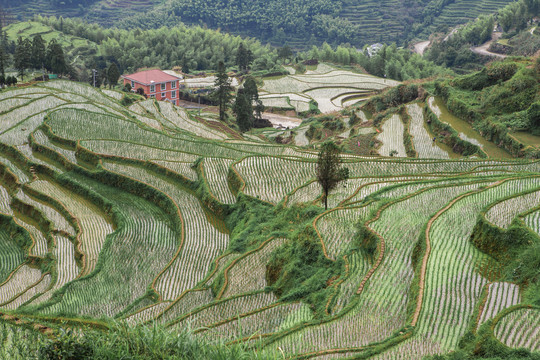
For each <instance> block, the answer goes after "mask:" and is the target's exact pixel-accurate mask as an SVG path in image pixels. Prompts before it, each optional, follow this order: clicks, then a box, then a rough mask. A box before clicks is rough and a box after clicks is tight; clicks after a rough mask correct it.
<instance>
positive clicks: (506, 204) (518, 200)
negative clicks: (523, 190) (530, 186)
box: [486, 191, 540, 229]
mask: <svg viewBox="0 0 540 360" xmlns="http://www.w3.org/2000/svg"><path fill="white" fill-rule="evenodd" d="M538 205H540V191H535V192H532V193H529V194H525V195H522V196H517V197H512V198H510V199H508V200H505V201H502V202H500V203H497V204H495V205H494V206H492V207H491V208H490V209H489V210H488V211H487V213H486V219H487V220H488V221H490V222H491V223H492V224H494V225H497V226H498V227H501V228H503V229H507V228H508V226H510V223H511V222H512V220H514V218H515V217H516V216H518V215H519V214H520V213H522V212H525V211H527V210H529V209H532V208H534V207H536V206H538Z"/></svg>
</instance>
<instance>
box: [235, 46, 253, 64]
mask: <svg viewBox="0 0 540 360" xmlns="http://www.w3.org/2000/svg"><path fill="white" fill-rule="evenodd" d="M252 62H253V53H252V52H251V50H249V49H246V48H245V47H244V44H243V43H240V45H238V50H237V52H236V65H237V66H238V69H239V70H240V71H247V70H248V68H249V66H250V65H251V63H252Z"/></svg>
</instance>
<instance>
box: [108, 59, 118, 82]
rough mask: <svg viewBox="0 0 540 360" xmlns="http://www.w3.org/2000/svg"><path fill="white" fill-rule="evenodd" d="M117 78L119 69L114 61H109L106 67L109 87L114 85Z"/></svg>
mask: <svg viewBox="0 0 540 360" xmlns="http://www.w3.org/2000/svg"><path fill="white" fill-rule="evenodd" d="M119 78H120V70H118V66H116V64H115V63H111V65H110V66H109V69H107V80H108V81H109V87H111V86H113V85H116V84H117V83H118V79H119Z"/></svg>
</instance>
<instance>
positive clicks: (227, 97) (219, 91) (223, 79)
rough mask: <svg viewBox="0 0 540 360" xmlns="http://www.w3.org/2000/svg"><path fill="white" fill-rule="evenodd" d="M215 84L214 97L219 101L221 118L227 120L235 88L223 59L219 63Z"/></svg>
mask: <svg viewBox="0 0 540 360" xmlns="http://www.w3.org/2000/svg"><path fill="white" fill-rule="evenodd" d="M214 86H215V90H214V92H213V93H212V97H213V98H214V99H215V100H216V101H217V103H218V106H219V120H221V121H225V113H226V111H227V108H228V107H229V102H230V101H231V99H232V97H233V95H232V94H231V92H232V90H233V88H232V86H231V80H230V79H229V76H228V75H227V72H226V71H225V64H224V63H223V61H220V62H219V64H218V72H217V75H216V81H215V82H214Z"/></svg>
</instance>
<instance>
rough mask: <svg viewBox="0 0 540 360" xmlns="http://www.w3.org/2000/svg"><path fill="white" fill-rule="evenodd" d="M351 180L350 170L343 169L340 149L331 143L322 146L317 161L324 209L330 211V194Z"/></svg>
mask: <svg viewBox="0 0 540 360" xmlns="http://www.w3.org/2000/svg"><path fill="white" fill-rule="evenodd" d="M348 178H349V169H348V168H346V167H341V158H340V157H339V148H338V147H337V145H336V144H335V143H333V142H331V141H329V142H325V143H324V144H322V146H321V151H320V152H319V157H318V160H317V181H318V182H319V184H320V185H321V187H322V189H323V200H324V208H325V209H328V194H329V193H330V191H332V190H333V189H335V188H336V186H337V185H338V184H339V183H340V182H341V181H344V180H347V179H348Z"/></svg>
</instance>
